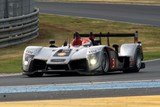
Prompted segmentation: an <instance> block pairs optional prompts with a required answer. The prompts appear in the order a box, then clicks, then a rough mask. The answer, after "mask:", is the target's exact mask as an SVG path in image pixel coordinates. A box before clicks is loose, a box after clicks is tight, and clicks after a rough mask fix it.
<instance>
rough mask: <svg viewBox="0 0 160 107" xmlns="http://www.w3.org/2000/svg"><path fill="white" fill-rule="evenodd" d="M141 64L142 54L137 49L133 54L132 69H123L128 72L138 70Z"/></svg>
mask: <svg viewBox="0 0 160 107" xmlns="http://www.w3.org/2000/svg"><path fill="white" fill-rule="evenodd" d="M141 64H142V54H141V52H140V49H138V50H137V52H136V54H135V65H134V67H133V68H132V69H127V70H123V72H124V73H130V72H139V70H140V68H141Z"/></svg>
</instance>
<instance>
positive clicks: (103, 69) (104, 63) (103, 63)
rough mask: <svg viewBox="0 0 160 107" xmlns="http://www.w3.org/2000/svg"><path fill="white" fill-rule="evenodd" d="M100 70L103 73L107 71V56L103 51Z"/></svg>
mask: <svg viewBox="0 0 160 107" xmlns="http://www.w3.org/2000/svg"><path fill="white" fill-rule="evenodd" d="M101 65H102V72H103V74H106V73H107V72H108V71H109V57H108V54H107V52H105V51H104V52H103V57H102V64H101Z"/></svg>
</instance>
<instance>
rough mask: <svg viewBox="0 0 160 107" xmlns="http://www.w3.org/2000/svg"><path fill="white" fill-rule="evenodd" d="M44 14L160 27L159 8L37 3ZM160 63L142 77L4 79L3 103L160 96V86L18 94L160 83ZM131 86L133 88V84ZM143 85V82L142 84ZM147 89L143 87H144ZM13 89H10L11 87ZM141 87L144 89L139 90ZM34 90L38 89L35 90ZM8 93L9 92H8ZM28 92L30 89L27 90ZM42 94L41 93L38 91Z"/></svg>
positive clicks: (118, 74)
mask: <svg viewBox="0 0 160 107" xmlns="http://www.w3.org/2000/svg"><path fill="white" fill-rule="evenodd" d="M37 6H38V7H39V8H40V11H41V13H49V14H61V15H71V16H80V17H92V18H101V19H109V20H116V21H125V22H131V23H141V24H149V25H153V26H160V7H158V6H136V5H119V4H116V5H112V4H99V5H97V4H83V3H82V4H77V3H37ZM159 65H160V60H156V61H151V62H146V68H145V69H143V70H141V71H140V73H128V74H123V73H122V72H115V73H108V74H107V75H98V76H80V75H45V76H44V77H41V78H29V77H27V76H24V75H14V76H0V91H2V93H0V101H21V100H46V99H68V98H94V97H95V98H96V97H118V96H139V95H159V94H160V87H159V85H157V86H155V87H141V88H134V87H132V88H124V89H118V88H117V89H114V88H113V89H112V87H111V89H98V90H85V89H84V90H83V89H81V90H74V91H66V90H63V91H62V90H60V91H50V92H48V91H46V92H40V91H37V92H36V91H35V92H25V93H18V92H17V93H16V91H18V90H17V87H21V86H22V87H23V86H24V87H28V86H37V85H42V86H43V85H44V86H46V85H52V84H53V85H54V86H56V85H68V84H84V83H89V84H92V83H103V82H113V83H115V82H117V81H121V82H122V83H123V82H128V83H130V82H132V83H134V81H137V80H138V81H146V80H149V81H150V82H152V81H155V80H158V82H157V83H158V84H159V82H160V73H159V72H160V66H159ZM132 83H131V84H132ZM140 84H141V82H140ZM142 85H143V84H142ZM8 86H9V87H8ZM10 86H11V87H12V88H13V87H14V88H15V90H16V91H15V92H12V88H11V93H5V92H3V88H6V89H9V88H10ZM138 87H140V86H138ZM33 88H34V87H33ZM4 90H5V89H4ZM26 90H27V89H26ZM37 90H38V89H37Z"/></svg>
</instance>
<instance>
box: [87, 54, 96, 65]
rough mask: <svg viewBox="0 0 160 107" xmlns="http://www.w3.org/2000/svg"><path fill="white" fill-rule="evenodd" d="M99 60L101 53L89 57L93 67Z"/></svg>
mask: <svg viewBox="0 0 160 107" xmlns="http://www.w3.org/2000/svg"><path fill="white" fill-rule="evenodd" d="M98 59H99V52H98V53H94V54H90V55H89V56H88V60H89V63H90V64H91V65H92V66H93V65H96V64H97V62H98Z"/></svg>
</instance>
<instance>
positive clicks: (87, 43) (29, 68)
mask: <svg viewBox="0 0 160 107" xmlns="http://www.w3.org/2000/svg"><path fill="white" fill-rule="evenodd" d="M91 34H92V35H94V37H96V38H98V40H95V41H91V40H90V39H89V36H90V35H91ZM79 35H80V37H81V40H82V45H81V46H72V45H71V44H70V42H67V41H65V43H64V45H62V46H61V47H57V46H55V45H54V44H55V41H54V40H52V41H50V44H51V45H50V46H49V47H43V46H28V47H26V49H25V50H24V54H23V62H22V65H23V67H22V69H23V74H25V75H27V76H29V77H40V76H43V74H48V73H49V74H50V73H58V74H60V73H69V72H76V73H79V74H84V75H96V74H106V73H108V72H114V71H123V72H124V73H129V72H139V70H140V69H142V68H145V63H143V62H142V61H143V50H142V44H141V42H139V41H138V32H136V33H124V34H122V33H109V32H108V33H106V34H102V33H97V34H93V33H90V34H79ZM110 37H133V38H134V42H133V43H125V44H122V45H121V46H119V45H117V44H114V45H113V46H112V47H111V46H110V41H109V38H110ZM102 38H103V39H106V42H107V44H106V45H102ZM93 42H94V43H93Z"/></svg>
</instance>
